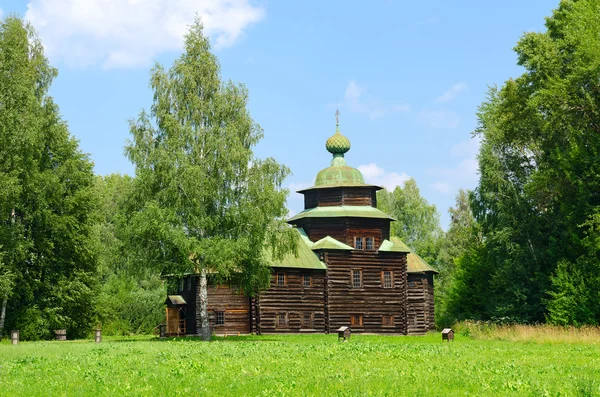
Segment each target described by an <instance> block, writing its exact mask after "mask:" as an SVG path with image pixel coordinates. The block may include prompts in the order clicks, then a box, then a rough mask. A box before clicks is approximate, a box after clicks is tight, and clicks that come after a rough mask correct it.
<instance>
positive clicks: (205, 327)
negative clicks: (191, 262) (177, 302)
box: [198, 270, 210, 341]
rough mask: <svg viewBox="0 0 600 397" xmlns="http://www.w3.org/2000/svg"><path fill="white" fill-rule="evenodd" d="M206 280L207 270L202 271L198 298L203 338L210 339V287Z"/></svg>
mask: <svg viewBox="0 0 600 397" xmlns="http://www.w3.org/2000/svg"><path fill="white" fill-rule="evenodd" d="M206 284H207V281H206V270H202V272H201V273H200V288H199V291H198V294H199V296H198V299H199V301H200V330H199V331H200V334H201V336H202V340H204V341H209V340H210V326H209V324H208V288H207V285H206Z"/></svg>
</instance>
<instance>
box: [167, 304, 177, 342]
mask: <svg viewBox="0 0 600 397" xmlns="http://www.w3.org/2000/svg"><path fill="white" fill-rule="evenodd" d="M167 334H169V335H176V334H179V308H177V307H167Z"/></svg>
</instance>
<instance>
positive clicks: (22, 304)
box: [0, 17, 96, 339]
mask: <svg viewBox="0 0 600 397" xmlns="http://www.w3.org/2000/svg"><path fill="white" fill-rule="evenodd" d="M56 75H57V71H56V69H54V68H52V67H51V66H50V65H49V64H48V60H47V59H46V57H45V56H44V53H43V48H42V46H41V44H40V41H39V39H38V38H37V36H36V35H35V32H34V30H33V29H32V28H31V26H30V25H29V24H27V23H25V22H23V21H22V20H21V19H18V18H15V17H8V18H6V19H5V20H4V21H2V22H0V186H2V189H0V219H1V222H0V254H1V255H0V258H1V259H0V268H1V269H0V270H2V272H0V274H1V275H0V299H1V300H2V301H3V309H4V308H6V321H7V325H8V326H10V327H15V328H19V329H20V330H21V333H22V335H23V337H24V338H29V339H35V338H43V337H48V336H49V335H50V331H51V330H54V329H60V328H66V329H67V332H68V333H69V334H70V335H72V336H81V335H84V334H85V333H87V332H89V329H90V327H91V323H92V322H93V319H94V308H93V305H92V301H93V295H94V277H93V276H94V272H95V270H96V257H95V253H94V251H93V249H92V243H91V238H90V228H91V224H92V221H93V220H92V218H91V216H90V214H91V212H92V209H93V207H94V203H95V198H94V195H93V188H92V187H93V172H92V162H91V161H90V160H89V158H88V156H87V155H85V154H83V153H81V151H80V150H79V147H78V142H77V141H76V140H75V139H74V138H73V137H72V136H71V135H70V133H69V130H68V128H67V124H66V123H65V122H64V120H62V119H61V117H60V112H59V109H58V106H57V105H56V104H55V103H54V101H53V99H52V97H51V96H49V95H48V90H49V88H50V85H51V83H52V80H53V79H54V77H56ZM2 317H4V310H3V316H2ZM3 320H4V318H2V321H3ZM2 321H0V324H2ZM0 332H2V330H0Z"/></svg>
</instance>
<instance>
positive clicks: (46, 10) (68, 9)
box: [25, 0, 265, 68]
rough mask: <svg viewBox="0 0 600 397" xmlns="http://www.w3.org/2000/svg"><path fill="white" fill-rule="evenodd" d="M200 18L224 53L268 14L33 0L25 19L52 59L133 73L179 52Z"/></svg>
mask: <svg viewBox="0 0 600 397" xmlns="http://www.w3.org/2000/svg"><path fill="white" fill-rule="evenodd" d="M196 14H197V15H198V16H200V17H201V18H202V22H203V24H204V31H205V34H207V35H208V36H209V37H211V39H212V41H213V42H214V45H215V47H216V48H222V47H227V46H231V45H232V44H233V43H234V42H235V41H236V40H237V39H238V38H240V36H242V35H243V34H244V30H245V29H246V28H247V27H248V26H250V25H251V24H253V23H256V22H258V21H260V20H262V19H263V18H264V16H265V10H264V9H263V8H261V7H260V6H255V5H253V4H251V3H250V1H249V0H178V1H174V0H31V1H30V2H29V3H28V5H27V12H26V13H25V19H28V20H30V21H31V23H32V24H33V25H34V26H35V28H36V29H37V30H38V32H39V34H40V37H41V38H42V42H43V44H44V47H45V50H46V53H47V54H48V56H49V57H50V58H53V59H60V60H63V61H64V62H65V63H67V64H68V65H70V66H77V67H85V66H91V65H97V64H100V65H102V66H103V67H106V68H122V67H125V68H128V67H137V66H146V65H148V64H149V63H150V62H151V61H152V60H153V59H154V58H155V57H156V56H157V55H159V54H161V53H163V52H169V51H177V50H180V49H181V48H182V44H183V36H184V34H185V33H186V31H187V30H188V26H189V25H190V24H191V23H192V22H193V20H194V17H195V15H196Z"/></svg>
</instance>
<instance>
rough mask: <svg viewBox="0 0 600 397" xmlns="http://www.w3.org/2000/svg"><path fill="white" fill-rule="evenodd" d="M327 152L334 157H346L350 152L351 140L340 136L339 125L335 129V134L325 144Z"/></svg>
mask: <svg viewBox="0 0 600 397" xmlns="http://www.w3.org/2000/svg"><path fill="white" fill-rule="evenodd" d="M325 148H326V149H327V151H328V152H329V153H331V154H333V155H334V156H335V155H336V154H340V155H342V156H344V153H346V152H347V151H348V150H350V139H348V138H346V137H345V136H343V135H342V134H340V126H339V125H337V126H336V128H335V134H333V135H332V136H331V137H329V139H327V142H326V143H325Z"/></svg>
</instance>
